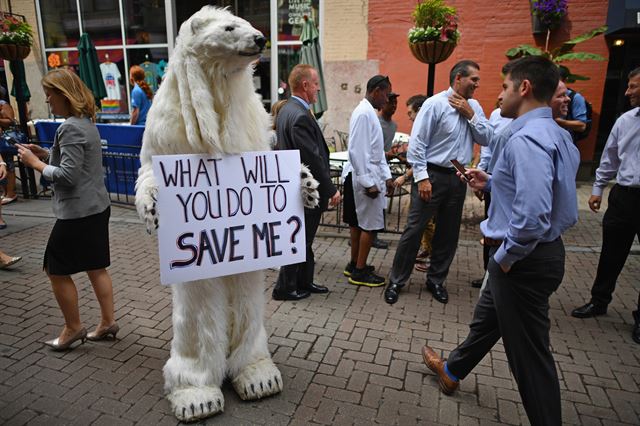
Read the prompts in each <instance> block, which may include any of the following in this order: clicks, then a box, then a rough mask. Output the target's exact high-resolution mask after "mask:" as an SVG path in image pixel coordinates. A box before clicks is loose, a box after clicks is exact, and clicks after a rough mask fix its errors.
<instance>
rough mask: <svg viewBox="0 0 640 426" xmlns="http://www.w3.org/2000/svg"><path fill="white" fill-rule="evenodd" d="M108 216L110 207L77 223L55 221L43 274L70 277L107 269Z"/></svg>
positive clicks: (72, 221)
mask: <svg viewBox="0 0 640 426" xmlns="http://www.w3.org/2000/svg"><path fill="white" fill-rule="evenodd" d="M109 216H111V207H107V208H106V210H105V211H103V212H102V213H98V214H94V215H91V216H87V217H82V218H79V219H58V220H56V223H55V225H54V226H53V229H52V230H51V235H50V236H49V242H48V243H47V249H46V250H45V252H44V265H43V267H44V270H45V271H46V272H47V273H48V274H49V275H71V274H76V273H78V272H83V271H91V270H93V269H102V268H106V267H107V266H109V265H110V264H111V258H110V256H109Z"/></svg>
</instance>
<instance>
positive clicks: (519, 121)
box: [511, 107, 552, 135]
mask: <svg viewBox="0 0 640 426" xmlns="http://www.w3.org/2000/svg"><path fill="white" fill-rule="evenodd" d="M534 118H552V114H551V108H550V107H539V108H535V109H532V110H531V111H529V112H527V113H526V114H524V115H522V116H520V117H518V118H516V119H515V120H513V122H512V123H511V134H512V135H513V134H515V133H516V132H517V131H518V130H520V129H522V127H524V125H525V123H526V122H527V121H529V120H532V119H534Z"/></svg>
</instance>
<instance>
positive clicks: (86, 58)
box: [78, 33, 107, 102]
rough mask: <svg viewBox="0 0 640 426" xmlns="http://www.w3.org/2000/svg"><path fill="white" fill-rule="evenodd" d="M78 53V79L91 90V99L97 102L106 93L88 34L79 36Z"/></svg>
mask: <svg viewBox="0 0 640 426" xmlns="http://www.w3.org/2000/svg"><path fill="white" fill-rule="evenodd" d="M78 51H79V52H80V54H79V61H80V79H81V80H82V81H84V84H86V85H87V87H88V88H89V90H91V92H92V93H93V97H94V98H95V99H96V102H98V101H99V100H100V99H102V98H106V97H107V91H106V89H105V88H104V81H103V80H102V73H101V72H100V62H98V53H97V52H96V47H95V46H94V45H93V42H92V41H91V38H90V37H89V34H87V33H84V34H82V36H80V41H79V42H78Z"/></svg>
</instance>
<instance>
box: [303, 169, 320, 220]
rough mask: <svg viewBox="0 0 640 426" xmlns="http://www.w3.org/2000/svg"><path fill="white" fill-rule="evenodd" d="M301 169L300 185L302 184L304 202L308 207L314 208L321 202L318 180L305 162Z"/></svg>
mask: <svg viewBox="0 0 640 426" xmlns="http://www.w3.org/2000/svg"><path fill="white" fill-rule="evenodd" d="M301 166H302V168H301V170H300V185H301V186H302V204H303V205H304V207H305V208H307V209H314V208H316V207H318V204H319V203H320V193H319V192H318V185H320V184H319V183H318V181H317V180H315V179H314V178H313V175H312V174H311V170H309V168H308V167H307V166H305V165H304V164H302V165H301Z"/></svg>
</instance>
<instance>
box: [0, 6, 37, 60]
mask: <svg viewBox="0 0 640 426" xmlns="http://www.w3.org/2000/svg"><path fill="white" fill-rule="evenodd" d="M0 19H1V21H0V30H1V31H2V32H1V33H0V57H1V58H3V59H6V60H8V61H12V60H16V59H24V58H26V57H27V55H29V52H30V51H31V45H32V43H33V30H32V29H31V25H29V24H27V23H26V22H25V21H24V20H21V19H19V18H17V17H16V16H15V15H8V14H4V15H0Z"/></svg>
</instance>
